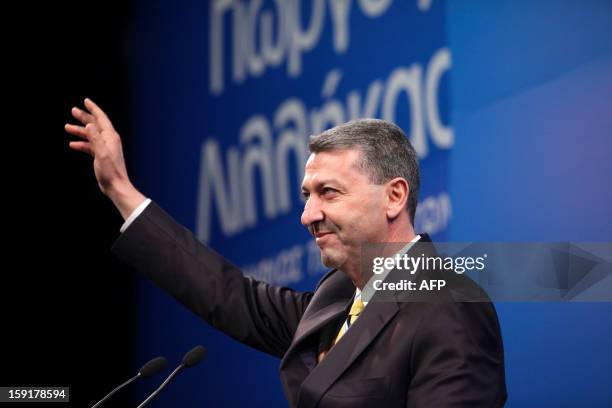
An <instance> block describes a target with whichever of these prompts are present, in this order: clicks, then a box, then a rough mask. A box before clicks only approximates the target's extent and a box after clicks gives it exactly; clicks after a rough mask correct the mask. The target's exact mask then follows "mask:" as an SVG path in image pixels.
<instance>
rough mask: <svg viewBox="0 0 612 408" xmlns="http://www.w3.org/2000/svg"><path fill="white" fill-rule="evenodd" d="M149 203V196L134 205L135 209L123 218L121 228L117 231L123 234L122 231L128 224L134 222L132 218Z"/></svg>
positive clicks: (136, 216)
mask: <svg viewBox="0 0 612 408" xmlns="http://www.w3.org/2000/svg"><path fill="white" fill-rule="evenodd" d="M150 203H151V199H150V198H147V199H146V200H144V201H143V202H142V203H140V205H139V206H138V207H136V209H135V210H134V211H132V213H131V214H130V216H129V217H127V219H126V220H125V222H124V223H123V225H122V226H121V229H120V230H119V231H120V232H121V233H122V234H123V231H125V230H126V229H127V228H128V227H129V226H130V224H132V223H133V222H134V220H135V219H136V218H138V216H139V215H140V214H141V213H142V212H143V211H144V210H145V208H147V206H148V205H149V204H150Z"/></svg>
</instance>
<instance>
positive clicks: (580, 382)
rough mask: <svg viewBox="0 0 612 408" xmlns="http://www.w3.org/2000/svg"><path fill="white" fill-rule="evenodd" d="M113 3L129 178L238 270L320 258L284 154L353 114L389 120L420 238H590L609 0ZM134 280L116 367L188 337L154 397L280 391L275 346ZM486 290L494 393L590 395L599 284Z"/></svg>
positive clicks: (609, 216)
mask: <svg viewBox="0 0 612 408" xmlns="http://www.w3.org/2000/svg"><path fill="white" fill-rule="evenodd" d="M133 16H134V18H133V21H132V24H131V26H130V29H129V32H128V35H127V38H126V42H125V52H126V55H127V60H128V69H129V73H130V76H129V81H130V87H131V101H130V106H131V120H132V129H131V132H130V133H129V134H127V133H126V132H123V136H124V138H125V139H126V140H128V141H127V143H130V144H132V146H133V147H134V148H133V149H132V151H133V152H134V154H133V155H132V156H131V157H129V158H128V159H129V161H130V165H131V168H132V171H133V174H132V178H133V180H134V182H135V184H136V185H137V186H138V187H139V188H140V189H141V190H142V191H143V192H144V193H145V194H146V195H147V196H149V197H151V198H152V199H154V200H155V201H157V202H158V203H159V204H160V205H162V206H163V207H164V208H165V209H166V210H167V211H168V212H170V213H171V214H172V215H173V216H175V218H176V219H177V220H178V221H179V222H181V223H182V224H184V225H185V226H187V227H189V228H190V229H192V231H194V233H196V234H197V235H198V237H199V238H200V239H201V240H202V241H203V242H206V243H208V244H209V245H211V246H212V247H213V248H215V249H216V250H217V251H219V252H220V253H221V254H223V255H225V256H226V257H228V258H229V259H230V260H231V261H233V262H234V263H235V264H237V265H239V266H241V267H243V268H244V270H245V271H246V273H248V274H250V275H253V276H256V277H258V278H260V279H264V280H266V281H269V282H273V283H277V284H283V285H288V286H291V287H294V288H296V289H300V290H308V289H312V288H313V287H314V284H315V283H316V281H317V280H318V279H319V278H320V277H321V274H322V273H323V272H324V269H323V268H322V267H321V265H320V262H319V258H318V250H317V249H316V247H315V246H313V244H312V243H311V242H310V240H309V235H308V234H307V232H306V230H305V229H304V228H303V227H302V226H301V225H300V222H299V216H300V214H301V209H302V205H303V203H302V201H301V199H300V196H299V188H298V187H299V183H300V179H301V176H302V168H303V163H304V161H305V159H306V156H305V155H304V154H303V152H304V151H305V150H304V149H305V145H306V142H307V136H308V135H310V134H316V133H319V132H320V131H321V130H324V129H326V128H328V127H331V126H333V125H335V124H338V123H342V122H345V121H347V120H350V119H352V118H357V117H380V118H384V119H388V120H392V121H394V122H396V123H397V124H398V125H399V126H401V127H402V128H403V129H404V130H405V132H406V134H407V135H408V136H409V138H410V140H411V141H412V143H413V145H414V146H415V148H416V150H417V153H418V155H419V159H420V162H421V168H422V186H423V187H422V191H421V195H420V199H419V210H418V213H417V220H416V229H417V231H418V232H428V233H430V234H431V235H432V238H433V239H434V240H438V241H441V240H448V241H488V240H491V241H565V240H567V241H610V240H611V239H610V238H611V232H612V210H611V209H612V192H611V189H610V184H611V180H612V163H611V161H610V153H612V139H611V136H612V103H611V101H610V96H611V95H612V45H611V41H610V39H611V38H612V3H610V2H609V1H580V2H577V1H537V2H533V1H529V2H528V1H518V2H516V1H515V2H510V1H496V2H490V1H461V2H460V1H446V2H445V1H439V0H402V1H399V0H396V1H389V0H359V1H357V0H355V1H352V0H327V1H326V0H314V1H310V2H308V1H300V0H287V1H283V0H277V1H262V0H259V1H258V0H249V1H245V0H213V1H209V2H196V1H191V2H187V1H184V2H171V1H156V2H151V1H147V2H141V4H138V5H137V6H136V7H135V9H134V12H133ZM138 296H139V299H138V305H139V308H138V315H137V324H138V338H137V339H136V349H137V353H136V355H135V356H134V366H135V367H136V366H139V365H140V364H141V363H142V362H144V361H146V360H147V359H149V358H150V357H152V356H154V355H158V354H166V355H169V356H170V357H171V358H174V359H176V360H177V361H178V360H179V359H180V358H181V357H182V354H183V353H184V352H185V351H186V350H187V349H189V348H191V347H192V346H193V345H194V344H196V343H203V344H205V345H206V346H207V347H208V348H209V350H210V354H209V356H208V357H207V361H206V362H205V363H204V364H203V365H202V366H199V367H198V368H194V370H195V372H190V373H189V374H184V375H182V376H180V377H179V378H177V381H176V383H175V384H173V385H172V386H171V387H170V389H168V390H167V391H165V392H164V393H163V394H162V395H161V396H160V401H158V402H157V404H158V406H170V405H171V404H172V403H174V404H175V405H180V406H185V407H189V406H194V407H195V406H225V405H236V406H245V405H246V404H249V405H251V406H286V401H285V398H284V396H283V394H282V389H281V386H280V381H279V378H278V364H279V361H278V360H276V359H274V358H272V357H268V356H266V355H263V354H261V353H259V352H256V351H253V350H250V349H248V348H247V347H245V346H242V345H240V344H238V343H236V342H235V341H233V340H231V339H229V338H228V337H226V336H224V335H223V334H220V333H217V332H215V331H214V330H212V329H210V328H209V327H208V326H207V325H206V324H204V323H203V322H202V321H201V320H200V319H199V318H198V317H196V316H195V315H193V314H192V313H191V312H189V311H187V310H185V309H184V308H183V307H182V306H180V305H178V304H177V303H176V302H175V301H174V300H172V299H171V298H169V297H168V296H167V295H165V294H164V293H162V292H161V291H160V290H159V289H157V288H155V287H154V286H153V285H152V284H150V283H149V282H146V281H145V280H144V279H142V280H141V282H140V288H139V291H138ZM497 308H498V312H499V317H500V321H501V325H502V332H503V335H504V341H505V347H506V353H507V359H506V363H507V385H508V391H509V403H508V406H511V407H526V406H576V405H579V404H580V405H582V404H585V405H588V406H610V404H611V403H612V388H610V387H609V384H608V383H609V379H608V367H609V366H610V365H611V363H612V351H610V349H609V347H607V346H608V343H609V338H610V337H611V336H612V325H610V324H608V323H607V322H608V320H609V318H608V317H609V316H610V315H611V314H612V304H610V303H591V304H589V303H566V304H552V303H547V304H544V303H539V304H518V303H503V304H497ZM151 388H152V385H151V384H150V383H145V384H141V385H140V387H139V388H137V389H136V391H135V392H134V396H135V398H136V399H140V398H141V397H143V396H144V395H145V394H146V393H147V392H148V391H149V390H150V389H151ZM172 401H173V402H172Z"/></svg>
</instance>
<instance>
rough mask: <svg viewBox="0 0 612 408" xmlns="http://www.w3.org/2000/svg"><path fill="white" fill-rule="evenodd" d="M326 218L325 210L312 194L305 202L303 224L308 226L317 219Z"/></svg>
mask: <svg viewBox="0 0 612 408" xmlns="http://www.w3.org/2000/svg"><path fill="white" fill-rule="evenodd" d="M323 218H324V214H323V210H322V208H321V205H320V203H319V201H318V200H317V199H316V197H313V196H310V197H309V198H308V200H306V203H305V204H304V211H303V212H302V218H301V221H302V225H303V226H305V227H306V228H308V227H309V226H311V225H312V224H313V223H315V222H317V221H322V220H323Z"/></svg>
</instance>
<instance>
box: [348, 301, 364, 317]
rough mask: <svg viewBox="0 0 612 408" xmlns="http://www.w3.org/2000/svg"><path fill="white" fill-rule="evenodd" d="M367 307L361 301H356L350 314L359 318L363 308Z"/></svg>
mask: <svg viewBox="0 0 612 408" xmlns="http://www.w3.org/2000/svg"><path fill="white" fill-rule="evenodd" d="M364 307H365V305H364V304H363V302H362V301H361V299H355V301H354V302H353V306H351V310H350V312H349V316H359V315H360V314H361V312H363V308H364Z"/></svg>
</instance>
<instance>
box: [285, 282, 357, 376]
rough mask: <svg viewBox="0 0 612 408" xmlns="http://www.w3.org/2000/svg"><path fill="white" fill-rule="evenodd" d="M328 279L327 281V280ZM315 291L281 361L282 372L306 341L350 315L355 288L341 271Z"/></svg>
mask: <svg viewBox="0 0 612 408" xmlns="http://www.w3.org/2000/svg"><path fill="white" fill-rule="evenodd" d="M326 278H327V279H326ZM326 278H324V280H322V283H321V284H320V286H319V287H318V288H317V290H316V291H315V295H314V296H313V298H312V300H311V301H310V304H309V305H308V307H307V308H306V311H305V312H304V316H303V317H302V319H301V320H300V323H299V324H298V327H297V329H296V331H295V334H294V336H293V341H292V342H291V345H290V346H289V349H288V350H287V352H286V353H285V356H284V357H283V359H282V360H281V364H280V367H281V370H282V369H283V367H284V365H285V364H286V363H287V360H288V359H289V358H291V356H292V355H293V354H294V352H295V350H296V349H297V348H298V347H299V345H300V344H301V343H302V341H303V340H304V339H306V338H307V337H308V336H310V335H311V334H313V333H315V332H316V331H317V330H320V329H321V328H323V327H324V326H325V325H326V324H328V323H330V322H332V321H333V320H334V319H338V318H339V317H340V316H342V315H346V314H348V310H349V308H350V306H351V300H352V296H353V294H354V292H355V287H354V286H353V283H352V282H351V280H350V279H349V278H348V277H347V276H346V275H344V274H343V273H342V272H340V271H335V270H334V271H332V272H330V274H329V277H326Z"/></svg>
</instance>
